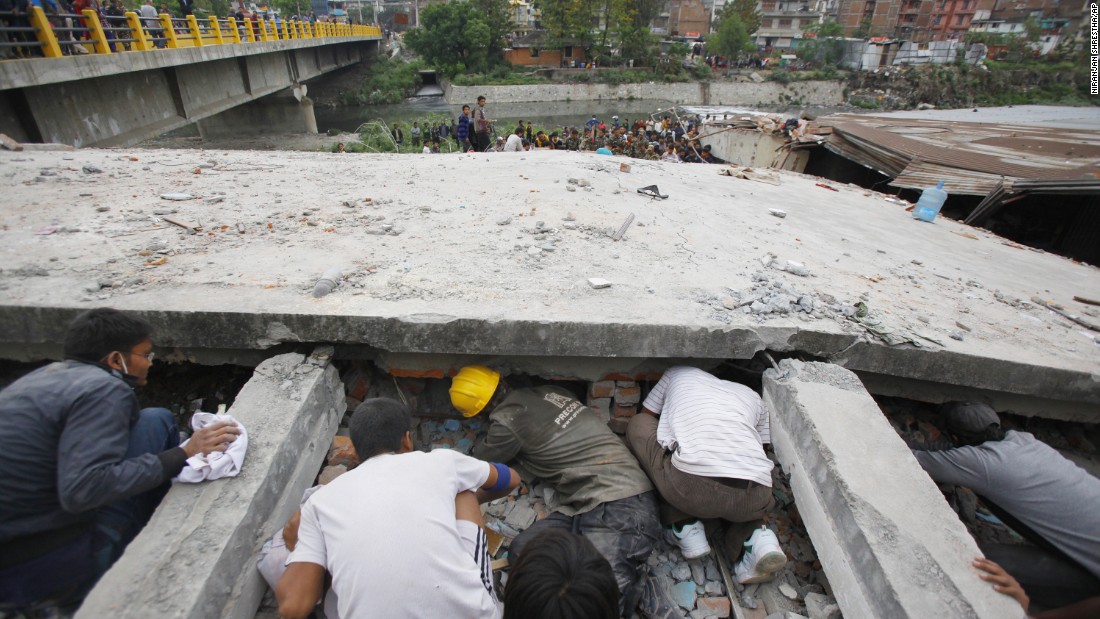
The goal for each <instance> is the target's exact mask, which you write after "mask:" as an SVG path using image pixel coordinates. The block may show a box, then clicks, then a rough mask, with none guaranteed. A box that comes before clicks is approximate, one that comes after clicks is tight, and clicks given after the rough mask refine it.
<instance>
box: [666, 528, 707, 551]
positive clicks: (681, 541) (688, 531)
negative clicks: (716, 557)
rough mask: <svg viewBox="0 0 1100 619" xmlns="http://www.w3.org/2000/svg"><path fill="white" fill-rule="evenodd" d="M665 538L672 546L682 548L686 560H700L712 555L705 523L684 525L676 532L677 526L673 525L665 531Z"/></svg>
mask: <svg viewBox="0 0 1100 619" xmlns="http://www.w3.org/2000/svg"><path fill="white" fill-rule="evenodd" d="M665 537H666V538H667V539H668V542H669V543H670V544H674V545H676V546H679V547H680V551H681V552H682V553H683V554H684V558H685V559H698V558H699V557H703V556H706V555H708V554H710V544H708V543H707V532H706V530H704V529H703V523H702V522H699V521H698V520H694V521H692V522H691V524H686V525H684V526H683V528H681V529H680V530H679V531H677V530H676V525H672V527H671V528H669V529H666V530H665Z"/></svg>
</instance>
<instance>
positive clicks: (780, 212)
mask: <svg viewBox="0 0 1100 619" xmlns="http://www.w3.org/2000/svg"><path fill="white" fill-rule="evenodd" d="M768 212H769V213H771V214H772V216H773V217H778V218H780V219H783V218H785V217H786V216H787V211H783V210H780V209H777V208H772V209H768Z"/></svg>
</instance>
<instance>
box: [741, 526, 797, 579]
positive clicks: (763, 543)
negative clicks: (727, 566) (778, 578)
mask: <svg viewBox="0 0 1100 619" xmlns="http://www.w3.org/2000/svg"><path fill="white" fill-rule="evenodd" d="M786 564H787V555H786V554H784V552H783V549H782V548H780V547H779V540H778V539H776V537H775V533H772V531H771V529H768V528H766V527H761V528H759V529H757V530H755V531H753V532H752V535H751V536H750V537H749V539H748V540H746V541H745V554H744V555H742V556H741V560H740V561H738V562H737V565H736V566H735V567H734V569H733V574H734V577H735V578H736V579H737V582H739V583H741V584H743V585H747V584H751V583H756V582H767V581H769V580H771V579H773V578H775V573H776V572H778V571H779V570H780V569H782V567H783V566H784V565H786Z"/></svg>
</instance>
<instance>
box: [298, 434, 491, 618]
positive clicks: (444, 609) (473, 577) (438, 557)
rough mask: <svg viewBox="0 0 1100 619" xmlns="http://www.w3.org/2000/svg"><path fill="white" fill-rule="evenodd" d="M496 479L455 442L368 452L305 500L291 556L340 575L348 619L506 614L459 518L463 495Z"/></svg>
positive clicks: (335, 580) (336, 584) (336, 580)
mask: <svg viewBox="0 0 1100 619" xmlns="http://www.w3.org/2000/svg"><path fill="white" fill-rule="evenodd" d="M488 478H489V464H488V463H487V462H482V461H481V460H476V459H474V458H471V457H469V456H465V455H463V454H461V453H459V452H456V451H452V450H448V449H440V450H436V451H432V452H428V453H423V452H410V453H405V454H384V455H380V456H375V457H373V458H369V459H367V460H365V461H364V462H363V463H362V464H360V465H359V466H357V467H355V468H354V469H353V470H351V471H348V472H347V473H345V474H343V475H341V476H340V477H338V478H336V479H335V480H333V481H332V482H330V483H329V484H328V485H326V486H324V487H323V488H321V489H320V490H318V491H317V493H316V494H314V495H313V496H312V497H310V499H309V500H308V501H306V503H305V505H304V506H302V521H301V525H300V526H299V527H298V545H297V546H296V547H295V549H294V552H293V553H291V555H290V562H291V563H295V562H307V563H314V564H317V565H321V566H324V567H325V568H326V569H327V570H328V571H329V573H330V574H332V588H333V590H335V591H336V597H337V599H338V600H339V613H340V617H341V618H342V619H356V618H361V617H447V618H448V619H463V618H470V619H472V618H483V617H497V616H499V608H498V605H497V602H496V600H495V599H494V598H493V596H492V594H491V593H490V592H489V590H488V589H486V586H485V583H483V582H482V574H481V569H480V568H479V566H478V564H477V562H476V561H475V560H474V558H473V557H472V556H471V554H470V551H469V549H468V548H466V547H465V543H464V542H463V539H462V535H461V533H460V531H459V526H458V524H457V521H456V520H455V496H456V495H457V494H458V493H459V492H463V491H466V490H474V489H476V488H478V487H480V486H481V485H482V484H484V483H485V481H486V480H488Z"/></svg>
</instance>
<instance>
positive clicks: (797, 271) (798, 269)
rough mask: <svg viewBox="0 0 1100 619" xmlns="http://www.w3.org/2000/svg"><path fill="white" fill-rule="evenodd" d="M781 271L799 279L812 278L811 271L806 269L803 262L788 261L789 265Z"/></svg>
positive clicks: (784, 266)
mask: <svg viewBox="0 0 1100 619" xmlns="http://www.w3.org/2000/svg"><path fill="white" fill-rule="evenodd" d="M781 270H783V271H786V272H788V273H790V274H791V275H797V276H799V277H809V276H810V270H809V269H807V268H806V265H804V264H802V263H801V262H795V261H793V260H788V261H787V264H785V265H783V268H782V269H781Z"/></svg>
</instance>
